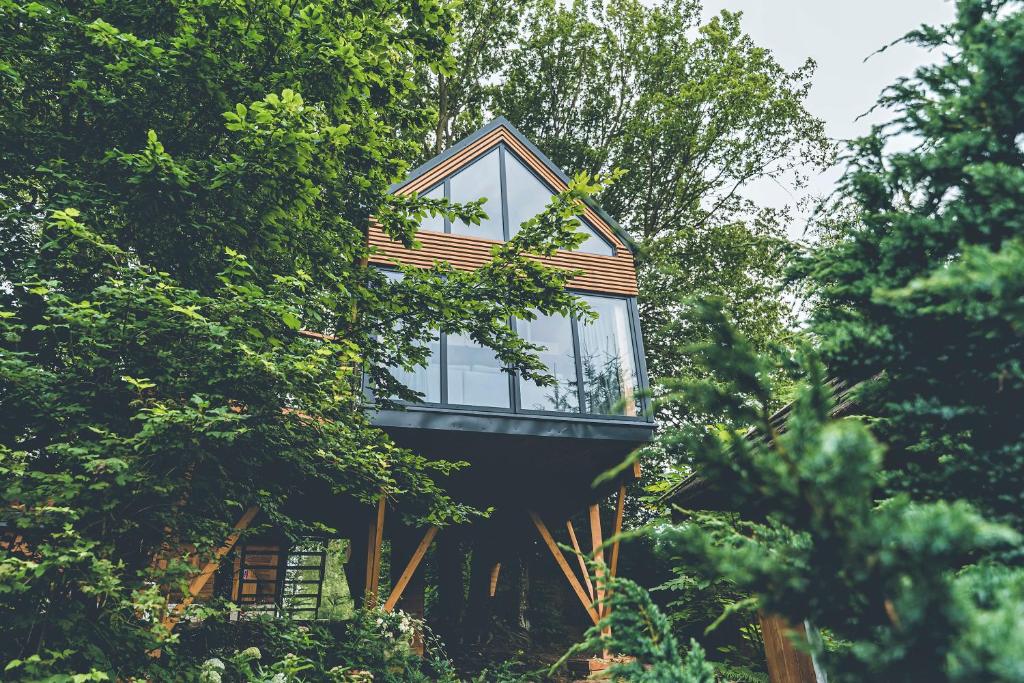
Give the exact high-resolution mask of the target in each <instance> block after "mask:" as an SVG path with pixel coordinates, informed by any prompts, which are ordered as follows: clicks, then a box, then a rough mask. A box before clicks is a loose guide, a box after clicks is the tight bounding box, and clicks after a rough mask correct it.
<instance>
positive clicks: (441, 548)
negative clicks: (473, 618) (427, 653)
mask: <svg viewBox="0 0 1024 683" xmlns="http://www.w3.org/2000/svg"><path fill="white" fill-rule="evenodd" d="M464 559H465V553H464V552H463V548H462V543H461V539H459V537H458V536H456V535H455V534H454V532H452V531H442V532H441V533H440V534H438V538H437V610H436V614H431V615H430V617H431V624H432V625H433V628H434V631H436V632H437V634H438V635H439V636H441V640H443V641H444V642H445V643H450V644H454V643H455V642H456V640H457V637H458V633H459V626H460V624H461V622H462V612H463V610H464V609H465V606H466V585H465V578H466V577H465V572H464V570H463V562H464Z"/></svg>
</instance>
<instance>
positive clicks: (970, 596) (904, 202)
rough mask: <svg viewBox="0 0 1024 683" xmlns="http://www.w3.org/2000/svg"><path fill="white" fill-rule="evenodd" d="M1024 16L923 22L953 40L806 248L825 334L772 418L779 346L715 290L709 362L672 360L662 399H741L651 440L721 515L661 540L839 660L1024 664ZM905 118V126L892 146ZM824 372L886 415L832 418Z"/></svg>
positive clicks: (799, 361) (880, 668)
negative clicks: (695, 365) (743, 330)
mask: <svg viewBox="0 0 1024 683" xmlns="http://www.w3.org/2000/svg"><path fill="white" fill-rule="evenodd" d="M1022 32H1024V7H1022V5H1021V3H1020V2H1010V1H1005V2H1000V1H986V0H961V2H959V3H958V14H957V19H956V21H955V22H954V23H953V24H951V25H949V26H947V27H942V28H923V29H921V30H919V31H917V32H915V33H913V34H911V35H910V36H909V37H908V39H909V40H911V41H915V42H918V43H921V44H923V45H926V46H929V47H933V48H944V52H943V55H944V56H943V57H942V58H941V61H940V62H939V63H938V64H936V65H934V66H930V67H926V68H923V69H920V70H918V71H917V72H916V73H915V75H914V76H913V77H912V78H908V79H905V80H902V81H900V82H899V83H898V84H897V85H896V86H894V87H893V88H892V89H891V90H889V91H888V93H887V94H886V96H885V97H884V99H883V104H884V105H887V106H889V107H891V108H893V109H895V112H896V114H897V118H896V120H895V123H894V124H893V125H892V126H891V127H889V128H881V129H877V130H875V131H873V133H872V134H871V135H870V136H868V137H867V138H865V139H863V140H860V141H858V142H857V144H856V146H855V153H854V157H853V160H852V165H851V169H850V171H849V173H848V175H847V176H846V179H845V182H844V185H843V187H842V189H841V192H840V195H841V196H840V197H839V204H838V206H837V209H836V210H837V212H836V213H833V214H830V215H829V216H827V221H828V229H827V234H826V237H827V239H825V240H823V241H822V242H821V244H820V245H819V246H818V247H816V248H813V249H811V250H810V251H809V253H807V254H806V255H805V256H804V257H803V258H802V259H801V261H800V263H799V264H798V266H797V268H796V272H797V274H798V275H801V276H802V277H803V278H804V279H803V281H802V282H801V284H802V285H803V286H804V287H806V290H805V291H808V292H809V293H810V294H811V295H812V296H813V297H814V298H813V302H812V303H813V317H812V319H811V321H810V325H809V327H810V332H811V335H810V339H809V342H810V346H808V348H807V349H803V350H801V351H800V352H799V353H797V354H795V356H792V357H787V354H785V353H783V354H782V357H783V359H782V364H783V365H791V366H794V367H796V368H799V369H800V371H801V372H802V374H803V376H804V380H803V381H802V382H801V384H800V387H799V389H798V391H797V394H796V396H797V397H796V400H795V402H794V403H793V404H792V405H791V406H789V408H788V410H787V412H786V413H785V414H784V416H783V418H782V419H781V420H773V419H772V414H773V411H774V407H773V406H774V405H776V404H777V403H778V397H777V396H776V395H774V394H775V393H776V388H775V387H773V383H772V381H771V378H772V376H773V375H774V374H775V373H776V372H777V368H778V367H779V363H780V359H779V357H770V356H765V355H764V354H760V353H758V352H757V350H756V344H751V343H750V342H748V341H747V340H746V339H744V337H743V336H742V335H741V334H738V333H737V332H736V331H735V330H734V329H733V327H732V326H731V325H730V324H729V322H728V320H727V319H726V318H725V316H723V314H722V313H721V312H720V311H719V310H716V308H715V307H714V306H711V307H709V308H708V309H707V310H706V311H705V312H704V313H703V315H702V318H703V320H704V321H705V323H706V324H707V325H708V327H709V329H714V330H716V336H715V337H714V338H713V339H712V340H711V343H710V344H707V345H704V346H703V347H702V348H701V350H700V352H699V353H694V358H695V359H699V361H700V362H701V363H703V364H704V366H705V368H706V371H707V376H709V377H711V378H713V379H711V380H710V381H702V380H697V381H695V380H693V379H691V378H686V377H683V378H680V379H678V380H665V386H666V388H667V389H669V390H670V393H669V394H667V395H666V396H665V397H664V400H666V401H677V402H679V403H680V404H681V405H686V406H693V405H696V406H699V408H698V410H699V412H701V413H702V414H708V415H724V416H726V417H727V419H726V420H724V421H723V423H722V424H718V425H709V426H703V427H699V428H696V429H680V430H676V429H670V430H668V431H666V432H665V433H664V434H663V435H662V437H661V439H660V441H661V448H662V449H663V450H664V451H666V452H668V453H671V454H673V455H674V456H675V457H676V458H677V459H678V460H679V461H680V462H682V463H684V464H686V465H687V466H696V467H697V468H699V470H700V472H701V475H702V476H703V477H704V478H705V479H706V481H707V484H708V486H709V490H710V491H713V492H714V496H715V500H716V504H717V505H718V506H720V507H721V508H722V509H724V510H727V511H730V513H729V514H726V515H723V514H721V513H714V514H709V513H706V512H700V511H688V514H689V515H690V519H689V521H687V522H685V523H683V524H681V525H678V526H676V527H674V528H671V529H662V530H661V533H660V534H659V536H658V537H659V540H660V541H661V543H662V544H663V546H664V547H665V548H666V549H667V552H669V553H672V554H673V555H674V556H675V557H676V558H678V562H679V564H680V565H681V566H686V567H688V570H689V571H690V572H691V573H693V574H697V575H699V576H702V577H705V578H706V579H707V580H722V579H724V580H727V581H730V582H732V584H733V585H734V586H735V587H736V589H737V590H739V591H741V592H749V593H752V594H753V595H754V596H755V597H756V604H757V605H758V606H760V607H761V608H763V609H765V610H767V611H769V612H776V613H779V614H782V615H784V616H785V617H787V618H788V619H789V620H790V622H791V623H802V622H804V621H805V620H807V621H809V622H810V623H812V624H814V625H815V626H817V627H819V628H820V629H822V631H823V633H824V634H825V636H826V640H827V642H829V647H827V648H826V647H824V646H823V642H822V641H820V640H817V639H815V642H813V643H811V645H810V647H811V648H812V650H813V651H814V652H815V654H816V655H817V656H818V658H819V662H820V663H821V664H823V665H824V668H825V670H826V671H827V673H828V676H829V680H836V681H865V680H886V681H889V680H900V681H929V682H931V681H981V680H984V681H1020V680H1024V670H1022V668H1021V664H1020V663H1021V662H1022V661H1024V650H1022V644H1024V630H1022V627H1021V624H1022V623H1024V622H1022V621H1021V613H1022V609H1024V592H1022V591H1024V571H1022V570H1021V569H1020V568H1019V566H1018V564H1019V558H1020V554H1021V549H1022V548H1024V543H1022V538H1021V535H1020V530H1021V523H1020V519H1021V518H1020V510H1021V506H1020V495H1021V491H1022V487H1021V481H1020V477H1021V472H1022V471H1024V470H1022V467H1021V460H1020V458H1021V453H1022V450H1021V449H1022V448H1024V434H1022V432H1021V423H1022V417H1024V413H1022V406H1024V402H1022V400H1021V398H1022V396H1021V391H1022V389H1024V384H1022V380H1024V375H1022V372H1021V368H1020V358H1021V344H1022V332H1024V325H1022V323H1024V320H1022V319H1021V315H1020V314H1021V308H1020V301H1021V298H1022V292H1021V289H1020V287H1021V282H1022V279H1021V273H1022V268H1024V260H1022V259H1024V249H1022V245H1021V239H1022V232H1021V228H1022V226H1024V223H1022V221H1021V211H1022V210H1024V201H1022V199H1024V197H1022V196H1021V187H1024V185H1022V183H1021V180H1022V179H1024V177H1022V175H1021V174H1022V171H1021V168H1022V161H1024V159H1022V154H1024V148H1022V147H1021V139H1022V136H1024V131H1022V129H1021V125H1022V122H1024V116H1022V111H1024V109H1022V107H1024V100H1022V99H1021V97H1020V87H1019V83H1020V82H1021V79H1020V76H1021V73H1020V69H1021V65H1022V64H1024V54H1022V52H1021V50H1022V45H1024V41H1022V40H1021V36H1022ZM894 133H902V134H910V135H911V136H912V138H911V139H912V140H914V141H915V144H914V146H912V148H910V149H909V150H906V151H898V152H893V151H891V150H890V148H889V146H888V142H889V141H890V138H891V135H892V134H894ZM812 348H813V350H811V349H812ZM819 357H820V358H823V360H824V361H825V363H827V365H825V364H823V363H822V361H821V360H819ZM826 367H827V368H828V370H827V373H826V370H825V368H826ZM829 375H834V376H837V377H838V378H840V379H843V380H846V381H849V382H851V383H854V382H857V381H861V380H863V383H862V384H861V385H860V386H859V387H858V388H857V389H856V390H855V391H854V392H853V393H852V394H851V396H850V398H852V399H853V401H854V408H853V412H854V413H860V412H863V413H866V414H867V415H869V416H871V418H872V419H871V420H870V425H871V432H869V430H868V428H867V427H866V426H865V422H864V421H863V420H862V419H861V418H859V417H846V418H839V419H837V418H835V417H833V415H832V411H833V409H834V407H835V404H834V398H833V396H832V393H833V389H834V387H835V382H834V381H833V382H828V381H826V380H827V379H828V377H829ZM849 410H850V409H849V408H847V411H849ZM739 425H742V426H744V427H752V428H754V431H753V432H747V431H746V430H745V429H737V428H736V426H739ZM741 606H742V605H740V604H737V605H736V606H735V607H736V608H740V607H741Z"/></svg>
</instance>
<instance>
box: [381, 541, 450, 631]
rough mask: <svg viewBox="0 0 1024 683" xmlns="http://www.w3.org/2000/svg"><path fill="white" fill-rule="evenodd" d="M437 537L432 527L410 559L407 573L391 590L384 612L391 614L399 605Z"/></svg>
mask: <svg viewBox="0 0 1024 683" xmlns="http://www.w3.org/2000/svg"><path fill="white" fill-rule="evenodd" d="M436 535H437V527H436V526H432V527H430V528H429V529H427V532H426V533H425V534H424V535H423V540H422V541H420V544H419V546H417V548H416V550H415V552H413V554H412V557H410V558H409V564H407V565H406V566H405V571H403V572H402V575H401V576H399V577H398V581H397V582H396V583H395V587H394V588H393V589H392V590H391V595H389V596H388V599H387V601H386V602H385V603H384V611H385V612H390V611H391V610H393V609H395V605H396V604H398V599H399V598H401V597H402V591H404V590H405V587H406V586H407V585H408V583H409V581H410V580H411V579H412V575H413V574H414V573H416V569H417V567H419V566H420V562H422V561H423V556H424V555H426V554H427V549H428V548H430V544H431V543H432V542H433V541H434V536H436Z"/></svg>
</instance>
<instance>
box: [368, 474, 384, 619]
mask: <svg viewBox="0 0 1024 683" xmlns="http://www.w3.org/2000/svg"><path fill="white" fill-rule="evenodd" d="M386 504H387V497H386V496H385V495H384V494H383V493H382V494H381V495H380V498H378V499H377V516H376V518H374V520H373V521H371V522H370V527H369V530H368V534H369V538H368V541H367V548H366V592H365V599H364V602H365V604H366V605H367V606H368V607H376V606H377V589H378V587H379V584H380V553H381V546H382V545H383V543H384V508H385V506H386Z"/></svg>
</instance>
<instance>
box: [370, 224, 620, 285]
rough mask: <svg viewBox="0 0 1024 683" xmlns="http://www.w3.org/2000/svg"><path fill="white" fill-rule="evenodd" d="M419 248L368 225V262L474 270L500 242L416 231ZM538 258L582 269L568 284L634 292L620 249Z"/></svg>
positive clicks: (551, 263) (555, 265)
mask: <svg viewBox="0 0 1024 683" xmlns="http://www.w3.org/2000/svg"><path fill="white" fill-rule="evenodd" d="M417 238H418V239H419V242H420V245H421V248H420V249H406V248H404V247H403V246H402V245H401V244H399V243H398V242H394V241H392V240H390V239H389V238H388V237H387V235H385V234H384V232H383V231H382V230H380V229H379V228H377V227H371V228H370V246H372V247H374V248H375V249H376V253H375V254H374V255H373V256H372V257H371V258H370V262H371V263H374V264H377V265H396V264H403V265H408V266H419V267H421V268H429V267H430V266H432V265H434V263H436V262H438V261H447V262H448V263H450V264H451V265H452V266H453V267H455V268H458V269H459V270H475V269H477V268H479V267H480V266H482V265H484V264H485V263H487V262H488V261H489V260H490V259H491V248H492V247H493V246H494V245H496V244H500V243H499V242H495V241H493V240H486V239H481V238H479V237H469V236H466V235H450V234H445V233H441V232H428V231H425V230H424V231H421V232H419V233H417ZM541 261H542V262H543V263H545V264H547V265H550V266H553V267H556V268H564V269H567V270H570V269H581V270H583V271H584V272H583V274H582V275H580V276H579V277H576V278H574V279H573V280H572V283H571V286H572V287H574V288H577V289H582V290H586V291H591V292H604V293H607V294H622V295H626V296H636V292H637V290H636V271H635V269H634V266H633V255H632V254H631V253H630V252H629V251H627V250H626V249H624V248H622V249H620V250H619V251H618V252H617V253H616V255H615V256H599V255H596V254H581V253H578V252H559V253H558V254H556V255H555V256H552V257H550V258H543V259H541Z"/></svg>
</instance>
